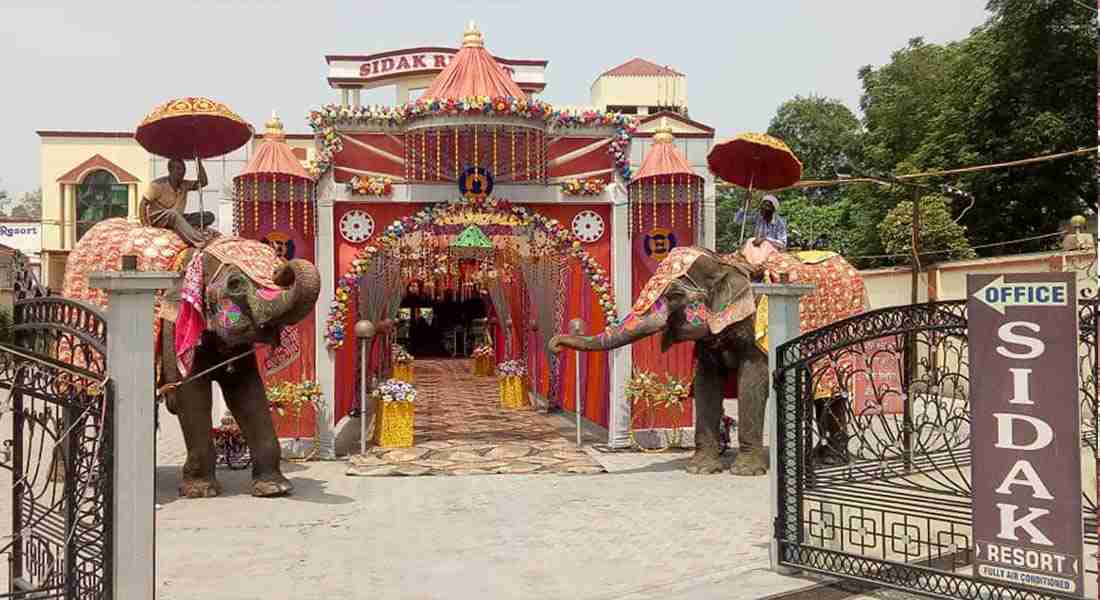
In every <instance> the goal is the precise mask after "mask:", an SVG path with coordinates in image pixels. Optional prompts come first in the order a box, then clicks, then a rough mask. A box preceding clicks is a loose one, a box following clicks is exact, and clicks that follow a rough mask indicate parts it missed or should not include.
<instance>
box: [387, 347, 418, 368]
mask: <svg viewBox="0 0 1100 600" xmlns="http://www.w3.org/2000/svg"><path fill="white" fill-rule="evenodd" d="M390 357H391V358H392V359H393V362H394V363H397V364H405V363H411V362H412V361H413V355H412V354H409V351H408V350H406V349H405V347H404V346H402V345H401V344H394V345H393V348H391V349H390Z"/></svg>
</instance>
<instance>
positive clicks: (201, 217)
mask: <svg viewBox="0 0 1100 600" xmlns="http://www.w3.org/2000/svg"><path fill="white" fill-rule="evenodd" d="M198 176H199V150H198V148H196V149H195V177H198ZM202 188H203V186H201V185H200V186H199V231H200V232H203V230H205V229H206V227H205V225H206V204H205V203H204V202H203V200H202ZM203 235H205V232H203Z"/></svg>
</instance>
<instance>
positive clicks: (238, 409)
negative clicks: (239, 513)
mask: <svg viewBox="0 0 1100 600" xmlns="http://www.w3.org/2000/svg"><path fill="white" fill-rule="evenodd" d="M233 365H234V366H235V368H234V369H233V372H232V373H229V372H226V371H220V372H219V373H220V374H219V376H218V384H219V385H220V386H221V388H222V391H224V392H225V402H226V404H227V405H228V406H229V412H231V413H233V418H234V419H236V421H237V425H239V426H240V428H241V432H242V433H244V439H245V441H246V442H248V450H249V452H250V453H251V455H252V495H253V496H265V497H266V496H281V495H283V494H286V493H289V492H290V491H291V490H293V489H294V485H293V484H291V483H290V480H288V479H287V478H286V477H284V476H283V473H282V470H281V469H280V468H279V461H280V460H281V458H282V451H281V449H280V448H279V438H278V436H277V435H276V434H275V425H274V423H272V422H271V408H270V407H269V405H268V403H267V392H266V390H265V389H264V384H263V380H262V379H260V373H259V371H258V370H257V366H256V357H255V356H250V357H247V358H243V359H240V360H238V361H236V362H234V363H233ZM207 412H209V408H208V409H207Z"/></svg>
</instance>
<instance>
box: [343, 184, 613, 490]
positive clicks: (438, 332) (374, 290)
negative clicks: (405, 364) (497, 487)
mask: <svg viewBox="0 0 1100 600" xmlns="http://www.w3.org/2000/svg"><path fill="white" fill-rule="evenodd" d="M338 285H339V288H338V290H337V298H344V299H345V303H346V305H345V306H344V307H343V308H342V309H341V307H339V306H337V307H335V308H334V310H333V312H332V314H333V315H335V319H332V318H330V328H329V333H330V347H331V346H332V344H331V342H332V341H334V340H332V338H333V337H337V336H339V334H340V331H341V330H340V329H339V328H337V327H332V326H331V325H332V322H333V321H334V320H336V321H337V322H338V323H346V322H348V321H355V320H368V321H371V322H373V323H383V324H386V325H385V326H383V327H382V329H381V331H382V334H381V335H379V336H378V338H379V339H378V340H376V341H375V342H374V343H373V347H372V350H371V351H370V352H369V354H368V356H367V360H366V361H364V360H363V358H364V357H363V355H362V353H361V352H362V351H361V350H360V348H358V347H355V348H354V351H355V354H356V357H355V367H356V371H357V372H356V376H355V381H354V386H355V387H356V393H355V397H356V398H358V397H359V394H360V391H361V389H362V385H363V384H362V382H363V377H362V375H363V371H362V369H363V366H362V365H364V363H365V364H366V368H367V380H368V381H370V380H371V378H374V380H375V381H377V380H380V379H384V378H387V377H389V376H390V373H391V372H392V369H391V367H392V362H391V361H392V355H391V350H392V349H393V348H394V344H395V343H397V344H401V345H402V346H403V348H404V350H407V351H409V352H411V353H412V354H413V356H414V357H416V360H415V361H414V365H415V379H416V388H417V394H418V395H417V408H416V415H417V417H416V418H417V423H416V427H417V436H416V441H417V443H418V444H419V443H421V442H422V441H430V442H431V444H432V446H433V447H435V448H433V451H434V450H439V449H440V448H443V447H455V445H456V444H458V445H459V446H461V444H460V443H459V442H464V443H466V444H469V443H470V442H474V443H478V444H482V443H485V444H489V446H493V447H497V446H500V445H505V446H508V449H506V450H499V451H497V452H495V453H493V455H494V456H497V455H500V454H502V453H503V454H507V455H509V456H511V455H513V454H516V453H519V456H518V458H522V457H523V456H531V457H536V458H537V457H538V449H539V448H540V447H543V446H545V447H550V446H553V444H550V442H555V443H556V442H557V441H560V440H562V439H563V436H562V435H561V434H560V433H559V431H558V429H559V428H560V425H561V420H560V417H555V416H553V415H549V414H547V413H549V412H551V410H552V408H553V407H554V406H555V405H556V404H557V403H558V402H559V401H560V399H559V396H560V394H559V393H558V392H559V391H560V390H561V388H562V379H563V378H562V374H563V372H564V371H565V369H564V368H563V367H564V363H565V362H566V361H564V360H562V357H561V356H558V355H553V354H550V353H548V352H547V351H546V342H547V341H548V340H549V338H550V337H551V336H552V335H553V334H554V333H555V332H558V331H562V330H563V329H564V327H565V322H564V321H565V316H566V314H567V312H568V309H569V307H568V306H567V305H568V304H569V302H570V300H571V299H572V301H573V306H574V307H575V305H576V303H577V302H576V299H575V298H571V296H572V295H573V294H574V293H576V292H577V291H578V290H582V291H583V292H584V295H585V298H586V299H587V298H588V297H594V298H595V300H596V302H595V303H590V306H592V308H594V312H596V313H597V314H595V315H592V316H591V318H590V322H592V324H593V325H594V326H596V327H601V326H603V324H605V323H608V322H613V321H614V320H615V319H616V315H615V313H614V306H613V303H612V302H611V300H610V299H611V290H610V287H609V280H608V277H607V275H606V273H605V271H604V270H603V268H602V267H601V266H600V264H599V262H598V261H597V260H596V259H595V258H593V257H592V256H590V255H589V253H588V252H587V251H586V250H585V248H584V247H583V245H582V244H581V243H580V242H578V241H576V239H575V238H574V236H573V235H572V233H571V232H570V231H568V230H567V229H565V228H563V227H562V226H561V225H560V224H559V223H558V221H557V220H555V219H553V218H549V217H545V216H543V215H540V214H539V213H537V212H536V211H534V210H531V209H529V208H525V207H521V206H513V205H510V204H509V203H507V202H501V201H494V200H481V201H460V202H455V203H448V204H435V205H429V206H428V207H426V208H424V209H423V210H421V211H420V212H418V213H416V214H414V215H411V216H408V217H404V218H401V219H399V220H397V221H395V222H394V223H393V224H392V225H390V226H389V227H388V228H387V229H386V230H385V231H384V232H383V233H381V235H377V236H375V238H374V239H373V240H372V242H371V243H369V244H368V245H367V246H365V247H364V248H362V249H361V250H360V251H359V252H358V254H357V255H356V258H355V259H354V260H353V261H352V264H351V269H350V270H349V272H348V273H347V274H346V275H345V276H344V277H343V278H341V279H340V280H339V282H338ZM593 304H594V305H593ZM344 315H348V316H351V315H354V317H353V318H352V319H348V318H347V317H346V316H344ZM338 341H340V342H342V341H343V340H338ZM340 345H342V343H341V344H340ZM479 346H485V347H487V349H488V351H489V352H490V353H491V356H492V361H491V362H492V364H501V363H504V362H506V361H507V362H511V363H513V364H514V365H516V364H518V366H519V368H520V369H522V370H523V371H524V372H525V374H526V378H527V380H528V381H529V382H530V384H531V385H530V386H529V389H530V390H531V394H530V395H529V398H530V400H531V402H530V406H529V407H528V409H527V410H526V411H515V409H511V410H512V412H509V409H501V408H500V401H499V396H498V392H497V386H498V382H497V378H496V377H495V375H491V374H490V375H489V376H488V377H484V376H483V377H475V376H474V375H473V373H472V368H471V367H472V361H471V360H470V359H469V357H470V355H472V354H473V353H474V351H475V350H476V349H477V348H478V347H479ZM484 350H485V348H483V351H484ZM570 371H572V369H570ZM586 374H587V372H586ZM600 379H601V380H602V379H603V378H602V377H601V378H600ZM600 383H602V381H601V382H600ZM367 385H371V384H369V383H368V384H367ZM474 391H476V392H477V393H474ZM436 396H438V397H436ZM521 412H522V413H525V414H523V415H520V413H521ZM540 420H541V422H540ZM494 424H495V425H494ZM566 432H568V430H566ZM448 436H450V437H449V438H448ZM551 438H556V439H553V440H552V439H551ZM448 440H451V441H452V442H454V443H448ZM600 441H602V440H600ZM525 442H529V444H528V446H527V450H524V449H523V448H517V447H516V446H517V444H521V443H525ZM494 444H495V446H494ZM548 444H550V446H548ZM486 447H487V446H482V449H484V448H486ZM554 447H555V448H556V447H557V446H554ZM410 452H411V451H410ZM487 452H490V453H492V452H493V451H492V448H489V450H487ZM525 452H526V453H525ZM399 454H401V455H402V456H404V455H406V454H408V453H399ZM413 454H416V453H415V452H414V453H413ZM463 456H464V457H465V458H471V457H470V456H469V455H463ZM485 456H488V454H486V455H485ZM498 458H499V456H498ZM582 458H583V455H578V456H576V457H571V458H569V459H561V460H557V461H556V462H566V463H567V462H570V461H572V460H573V459H582ZM430 460H432V461H435V464H437V465H439V464H442V462H446V459H445V458H438V457H436V458H432V459H430ZM540 460H543V461H544V462H545V464H546V465H549V464H550V463H551V462H554V461H549V460H548V459H546V458H545V457H544V458H543V459H540ZM582 462H584V463H586V466H587V467H590V466H592V465H593V464H594V463H591V462H590V461H589V460H588V459H584V460H583V461H582ZM532 464H534V465H538V464H539V462H538V461H536V462H534V463H531V464H523V465H513V467H515V468H516V469H517V472H529V471H538V470H539V469H538V468H535V467H532V466H531V465H532ZM490 466H492V465H490ZM559 466H560V465H559ZM572 466H577V465H572ZM498 467H501V468H503V466H502V465H498ZM440 468H442V467H440ZM458 468H460V469H461V468H465V467H462V466H460V467H458ZM578 468H580V467H578ZM582 470H583V469H582Z"/></svg>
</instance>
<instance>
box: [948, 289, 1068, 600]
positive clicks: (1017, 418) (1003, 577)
mask: <svg viewBox="0 0 1100 600" xmlns="http://www.w3.org/2000/svg"><path fill="white" fill-rule="evenodd" d="M1075 283H1076V282H1075V279H1074V276H1073V274H1072V273H1041V274H1039V273H1030V274H1020V275H998V276H992V275H970V276H968V277H967V312H968V325H969V330H970V336H969V345H970V390H971V398H970V411H971V432H972V436H971V442H970V444H971V454H972V460H973V462H972V465H971V473H972V474H973V475H972V480H973V490H974V492H973V524H974V527H973V535H974V547H975V548H974V554H975V569H976V572H977V575H978V577H980V578H983V579H987V580H991V581H996V582H998V583H1001V584H1008V585H1012V586H1014V587H1018V588H1023V589H1030V590H1035V591H1040V590H1041V591H1043V592H1047V593H1049V592H1057V593H1059V594H1064V595H1066V596H1068V597H1083V593H1084V589H1083V588H1084V572H1085V564H1084V556H1083V554H1084V547H1083V542H1084V529H1083V520H1082V514H1081V509H1082V507H1081V504H1082V502H1081V414H1080V410H1081V407H1080V401H1079V398H1078V394H1079V390H1078V387H1079V385H1080V384H1079V380H1078V373H1077V369H1078V366H1077V344H1076V343H1074V340H1076V337H1077V326H1078V325H1077V291H1076V289H1075Z"/></svg>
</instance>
